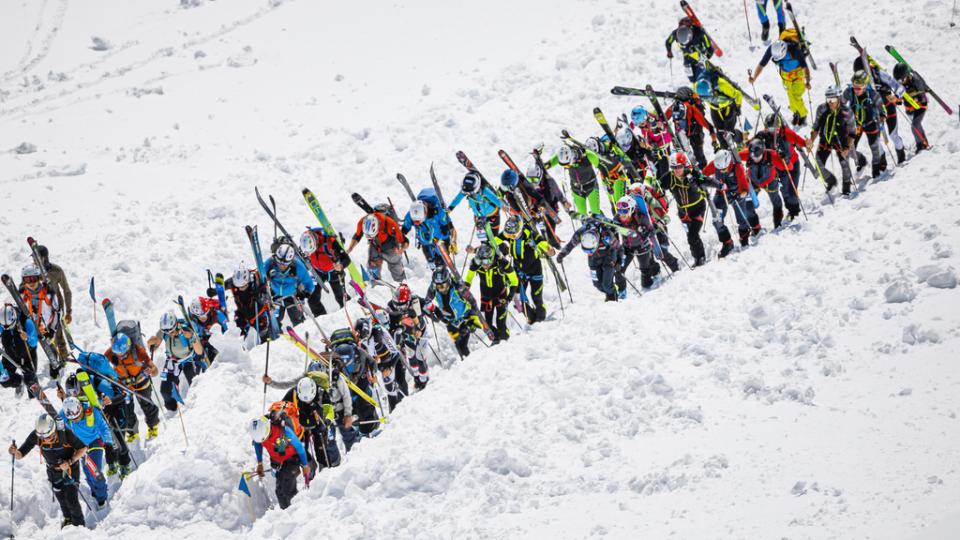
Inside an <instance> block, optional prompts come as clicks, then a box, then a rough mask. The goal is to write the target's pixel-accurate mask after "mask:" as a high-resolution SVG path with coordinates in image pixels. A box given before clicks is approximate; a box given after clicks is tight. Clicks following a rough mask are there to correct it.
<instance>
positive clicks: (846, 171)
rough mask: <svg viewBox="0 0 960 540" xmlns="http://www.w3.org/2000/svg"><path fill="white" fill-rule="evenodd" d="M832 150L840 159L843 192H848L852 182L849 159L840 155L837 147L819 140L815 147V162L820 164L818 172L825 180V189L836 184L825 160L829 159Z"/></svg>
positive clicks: (834, 177) (828, 189) (835, 179)
mask: <svg viewBox="0 0 960 540" xmlns="http://www.w3.org/2000/svg"><path fill="white" fill-rule="evenodd" d="M832 152H835V153H836V154H837V159H838V160H839V161H840V170H841V172H842V174H843V194H844V195H846V194H848V193H850V185H851V183H852V182H853V173H852V172H850V160H849V159H848V158H845V157H843V156H841V155H840V150H838V149H837V147H834V146H829V145H826V144H824V143H823V142H822V141H821V142H820V145H819V146H818V147H817V163H818V164H819V165H820V172H821V173H823V178H824V180H826V181H827V191H830V190H831V189H833V188H834V186H836V185H837V177H836V176H835V175H834V174H833V173H832V172H830V171H829V170H827V160H828V159H830V154H831V153H832Z"/></svg>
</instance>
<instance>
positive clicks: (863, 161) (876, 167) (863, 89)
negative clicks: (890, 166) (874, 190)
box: [843, 70, 887, 178]
mask: <svg viewBox="0 0 960 540" xmlns="http://www.w3.org/2000/svg"><path fill="white" fill-rule="evenodd" d="M869 80H870V79H869V76H868V75H867V72H866V71H862V70H861V71H856V72H854V74H853V77H852V78H851V79H850V82H851V84H850V86H848V87H847V88H846V89H845V90H844V91H843V105H844V107H846V108H847V109H850V112H851V114H852V115H853V121H854V126H855V127H856V132H855V135H854V136H853V151H854V156H853V158H854V159H856V163H857V172H860V171H861V170H862V169H863V168H864V167H866V165H867V158H866V156H864V155H863V154H861V153H860V152H859V151H858V150H857V144H859V142H860V137H862V136H863V135H864V134H866V136H867V145H869V146H870V158H871V159H870V165H871V176H872V177H873V178H876V177H878V176H880V173H881V172H883V171H885V170H887V156H886V155H885V153H884V151H883V147H882V146H880V130H881V129H883V126H882V124H881V122H882V121H883V114H884V113H883V111H884V108H883V101H882V98H881V97H880V94H879V92H877V91H876V90H874V89H873V87H872V86H870V85H868V84H867V83H868V82H869Z"/></svg>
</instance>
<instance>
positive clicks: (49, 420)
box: [33, 413, 57, 439]
mask: <svg viewBox="0 0 960 540" xmlns="http://www.w3.org/2000/svg"><path fill="white" fill-rule="evenodd" d="M33 430H34V431H36V432H37V436H39V437H40V438H41V439H43V438H47V437H49V436H51V435H53V432H54V431H56V430H57V422H56V420H54V419H53V417H52V416H50V415H49V414H47V413H43V414H41V415H40V416H39V417H38V418H37V423H36V425H34V428H33Z"/></svg>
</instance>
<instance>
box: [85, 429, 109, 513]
mask: <svg viewBox="0 0 960 540" xmlns="http://www.w3.org/2000/svg"><path fill="white" fill-rule="evenodd" d="M103 454H104V444H103V441H101V440H99V439H97V440H96V441H94V442H92V443H90V445H88V446H87V455H86V456H84V459H83V467H82V468H83V476H84V478H86V479H87V485H88V486H90V493H93V498H94V499H96V500H97V503H99V504H101V505H102V504H103V503H105V502H106V501H107V479H106V478H105V477H104V475H103Z"/></svg>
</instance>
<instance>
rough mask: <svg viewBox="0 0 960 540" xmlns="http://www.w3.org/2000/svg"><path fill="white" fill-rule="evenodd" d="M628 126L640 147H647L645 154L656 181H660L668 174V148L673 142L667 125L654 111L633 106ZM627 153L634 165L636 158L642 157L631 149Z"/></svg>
mask: <svg viewBox="0 0 960 540" xmlns="http://www.w3.org/2000/svg"><path fill="white" fill-rule="evenodd" d="M630 128H631V129H633V130H634V133H636V135H637V139H639V142H640V148H644V147H645V148H649V150H648V151H647V152H645V155H646V157H648V158H649V160H650V161H651V162H653V165H654V167H655V169H656V179H657V181H661V180H662V179H663V178H664V177H666V176H667V175H668V174H670V153H671V151H670V149H671V147H672V144H673V136H671V135H670V132H669V131H668V130H667V126H666V125H664V123H663V122H661V121H660V119H659V118H657V115H656V114H655V113H652V112H650V111H648V110H646V109H644V108H643V107H634V108H633V111H631V122H630ZM627 153H628V154H631V155H633V157H634V165H636V161H637V158H638V157H642V156H637V155H636V154H634V153H633V151H632V150H631V151H628V152H627ZM645 169H647V170H649V167H645ZM644 176H646V175H644Z"/></svg>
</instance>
